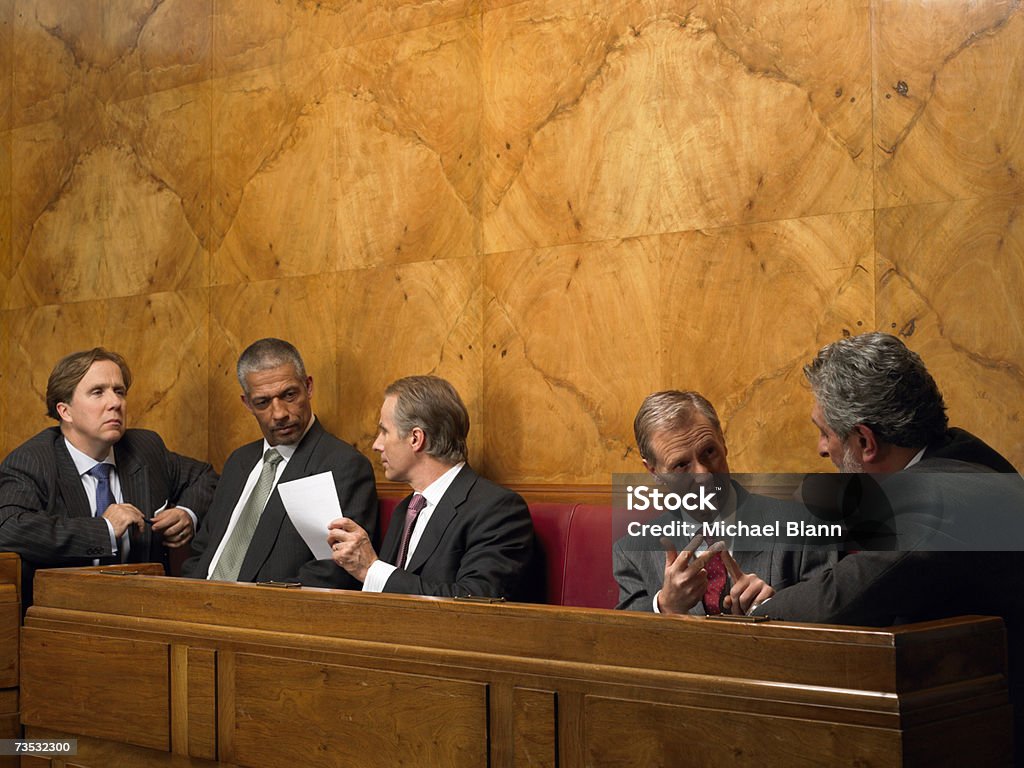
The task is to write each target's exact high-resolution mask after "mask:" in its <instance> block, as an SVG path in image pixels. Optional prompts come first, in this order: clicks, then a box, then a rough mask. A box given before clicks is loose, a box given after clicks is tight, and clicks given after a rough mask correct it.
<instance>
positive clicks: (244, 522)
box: [210, 448, 284, 581]
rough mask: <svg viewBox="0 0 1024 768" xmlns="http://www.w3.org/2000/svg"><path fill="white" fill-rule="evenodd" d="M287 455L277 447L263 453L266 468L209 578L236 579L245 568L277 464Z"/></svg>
mask: <svg viewBox="0 0 1024 768" xmlns="http://www.w3.org/2000/svg"><path fill="white" fill-rule="evenodd" d="M283 458H284V457H283V456H281V454H280V453H278V452H277V449H276V448H268V449H267V452H266V453H265V454H263V469H261V470H260V476H259V479H258V480H257V481H256V487H255V488H253V489H252V493H250V494H249V498H248V499H246V502H245V506H244V507H242V511H241V512H240V513H239V514H238V520H237V521H236V522H235V527H234V528H232V529H231V536H229V537H228V540H227V543H226V544H225V545H224V551H223V552H221V553H220V559H219V560H218V561H217V566H216V567H215V568H214V569H213V573H212V574H211V575H210V578H211V579H213V580H216V581H237V580H238V572H239V571H241V570H242V561H243V560H245V555H246V553H247V552H248V551H249V543H250V542H251V541H252V535H253V534H254V533H255V532H256V526H257V525H259V522H260V516H261V515H262V514H263V508H264V507H265V506H267V501H268V500H269V499H270V494H271V492H272V491H273V490H274V478H275V477H276V475H277V465H278V464H280V463H281V461H282V459H283Z"/></svg>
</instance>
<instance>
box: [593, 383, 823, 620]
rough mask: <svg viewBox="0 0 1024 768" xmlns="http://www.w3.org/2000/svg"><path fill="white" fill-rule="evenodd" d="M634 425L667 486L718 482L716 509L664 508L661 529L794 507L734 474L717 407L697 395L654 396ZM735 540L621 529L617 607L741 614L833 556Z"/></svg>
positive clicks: (772, 518) (757, 520) (771, 516)
mask: <svg viewBox="0 0 1024 768" xmlns="http://www.w3.org/2000/svg"><path fill="white" fill-rule="evenodd" d="M633 432H634V434H635V437H636V442H637V446H638V448H639V451H640V457H641V460H642V461H643V464H644V467H645V468H646V469H647V471H648V472H649V473H650V474H651V475H652V476H654V477H655V478H656V479H658V481H659V483H660V484H662V485H664V486H665V487H666V489H667V490H672V489H674V488H676V487H677V486H679V485H680V483H684V481H685V483H691V482H692V483H694V484H698V485H699V484H701V483H704V484H705V485H708V484H712V483H713V484H714V485H715V487H716V491H717V492H716V494H715V496H716V497H717V498H716V502H715V505H716V509H715V510H714V511H713V512H710V513H706V514H702V513H701V512H700V511H695V512H693V513H691V516H689V517H687V516H684V515H681V514H679V513H675V512H666V513H665V514H663V515H662V516H660V517H658V518H656V519H655V520H653V521H651V522H652V524H653V525H657V526H659V530H660V529H663V527H664V526H666V525H667V524H670V523H672V522H674V521H684V522H686V521H688V522H689V524H690V525H698V526H699V524H701V523H703V522H704V521H705V520H707V521H708V522H709V523H710V522H713V521H714V520H716V519H719V520H723V521H724V520H739V521H742V522H743V523H744V524H746V525H748V526H765V525H768V524H772V523H775V522H776V521H780V520H786V519H790V518H792V517H793V515H794V514H795V513H794V511H793V510H790V509H787V508H786V507H787V505H785V504H783V502H781V501H778V500H776V499H771V498H768V497H766V496H759V495H756V494H752V493H748V492H747V491H746V490H745V489H744V488H743V487H742V486H740V485H739V484H738V483H736V482H735V481H733V480H730V479H729V464H728V459H727V456H728V449H727V448H726V444H725V436H724V435H723V434H722V428H721V425H720V423H719V420H718V414H717V413H716V411H715V409H714V406H712V405H711V403H710V402H709V401H708V400H707V399H706V398H705V397H703V396H702V395H700V394H698V393H697V392H680V391H677V390H670V391H665V392H656V393H654V394H653V395H649V396H648V397H647V398H645V399H644V402H643V404H642V405H641V406H640V409H639V410H638V411H637V415H636V418H635V419H634V421H633ZM687 487H689V485H688V486H687ZM679 490H680V492H682V491H683V490H685V489H679ZM730 544H731V545H732V546H731V547H726V546H725V542H724V541H723V542H718V543H713V542H709V541H705V540H704V539H703V537H702V536H699V535H698V536H697V537H694V538H693V539H692V540H689V541H688V540H686V539H676V540H672V539H663V540H659V538H658V537H653V536H642V535H641V536H633V535H630V534H627V535H626V536H623V537H622V538H621V539H619V540H618V541H616V542H615V544H614V545H613V548H612V567H613V568H614V571H615V580H616V581H617V582H618V584H619V604H618V606H617V607H618V608H620V609H626V610H632V611H654V612H655V613H667V614H673V613H675V614H682V613H690V614H695V615H705V614H707V613H721V612H722V610H723V609H724V610H725V611H726V612H731V613H736V614H744V613H746V612H748V611H749V610H751V609H752V608H754V607H756V606H757V605H759V604H760V603H761V602H762V601H763V600H766V599H767V598H768V597H770V596H771V595H773V594H775V591H776V590H778V589H782V588H783V587H787V586H789V585H790V584H794V583H796V582H797V581H799V580H800V579H802V578H805V577H807V576H809V575H811V574H812V573H815V572H816V571H817V570H819V569H820V568H823V567H825V565H827V564H828V563H830V562H832V561H833V560H834V559H835V558H834V555H833V554H830V553H828V552H825V551H812V550H808V551H804V550H803V549H802V548H799V547H785V546H774V541H763V540H754V541H740V540H734V541H732V542H730ZM765 544H767V546H765ZM730 549H731V550H732V551H730ZM716 560H718V562H715V561H716ZM709 574H710V576H709ZM761 574H763V576H762V575H761Z"/></svg>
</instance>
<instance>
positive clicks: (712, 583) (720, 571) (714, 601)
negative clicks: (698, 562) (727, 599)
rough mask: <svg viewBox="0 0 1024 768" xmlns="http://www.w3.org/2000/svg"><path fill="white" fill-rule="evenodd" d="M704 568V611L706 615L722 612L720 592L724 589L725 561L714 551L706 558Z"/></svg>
mask: <svg viewBox="0 0 1024 768" xmlns="http://www.w3.org/2000/svg"><path fill="white" fill-rule="evenodd" d="M704 570H706V571H707V572H708V588H707V589H706V590H705V591H704V598H703V600H702V602H703V603H704V613H706V614H707V615H708V616H714V615H715V614H718V613H721V612H722V592H724V591H725V581H726V572H725V563H723V562H722V555H721V554H720V553H718V552H716V553H715V554H714V555H712V556H711V559H710V560H708V562H707V565H705V566H704Z"/></svg>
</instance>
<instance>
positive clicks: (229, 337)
mask: <svg viewBox="0 0 1024 768" xmlns="http://www.w3.org/2000/svg"><path fill="white" fill-rule="evenodd" d="M335 283H336V278H334V277H328V278H326V279H325V278H322V277H320V278H293V279H289V280H266V281H262V282H253V283H243V284H240V285H231V286H224V287H217V288H212V289H211V290H210V347H211V357H212V359H214V360H216V361H217V364H216V365H215V366H211V368H210V378H209V393H210V416H209V418H210V426H211V430H210V441H211V442H210V455H211V459H212V461H214V462H215V463H216V466H221V465H222V464H223V462H224V460H225V459H227V457H228V456H229V455H230V454H231V452H232V451H233V450H235V449H236V448H238V447H239V446H241V445H244V444H246V443H249V442H251V441H253V440H257V439H262V434H261V433H260V429H259V425H258V424H257V422H256V420H255V418H254V417H253V415H252V414H251V413H250V412H249V411H248V410H247V409H246V407H245V405H244V404H243V403H242V401H241V394H242V390H241V387H240V386H239V383H238V376H237V374H236V365H237V364H238V356H239V355H240V354H241V353H242V352H243V350H245V348H246V347H248V346H249V345H250V344H251V343H252V342H254V341H256V340H257V339H261V338H264V337H267V336H275V337H278V338H282V339H287V340H289V341H291V342H293V343H294V344H295V345H296V347H297V348H298V350H299V354H301V355H302V359H303V362H304V363H305V364H306V373H307V374H308V375H310V376H312V377H313V397H312V405H313V411H314V413H316V414H317V417H318V418H320V419H321V420H322V421H323V424H324V426H325V427H327V428H328V429H332V430H333V429H336V428H337V427H336V419H337V413H338V402H337V394H336V391H337V384H336V381H337V372H336V366H335V357H336V351H337V350H336V345H335V340H334V336H333V334H331V333H325V332H323V328H324V325H325V323H329V322H330V318H333V317H335V316H336V314H337V303H336V291H335ZM338 436H339V437H344V435H342V434H341V433H338Z"/></svg>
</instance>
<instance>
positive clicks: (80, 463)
mask: <svg viewBox="0 0 1024 768" xmlns="http://www.w3.org/2000/svg"><path fill="white" fill-rule="evenodd" d="M64 445H66V446H67V448H68V453H70V454H71V460H72V461H73V462H75V469H76V470H78V474H79V475H84V474H85V473H86V472H88V471H89V470H90V469H92V468H93V467H95V466H96V465H97V464H104V463H106V464H113V465H114V466H115V467H116V466H117V462H116V461H114V449H113V448H111V449H110V453H109V454H107V458H105V459H104V460H103V461H96V459H94V458H93V457H92V456H89V455H88V454H85V453H82V452H81V451H80V450H78V449H77V448H75V446H73V445H72V444H71V441H69V440H68V439H67V438H66V437H65V438H64Z"/></svg>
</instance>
